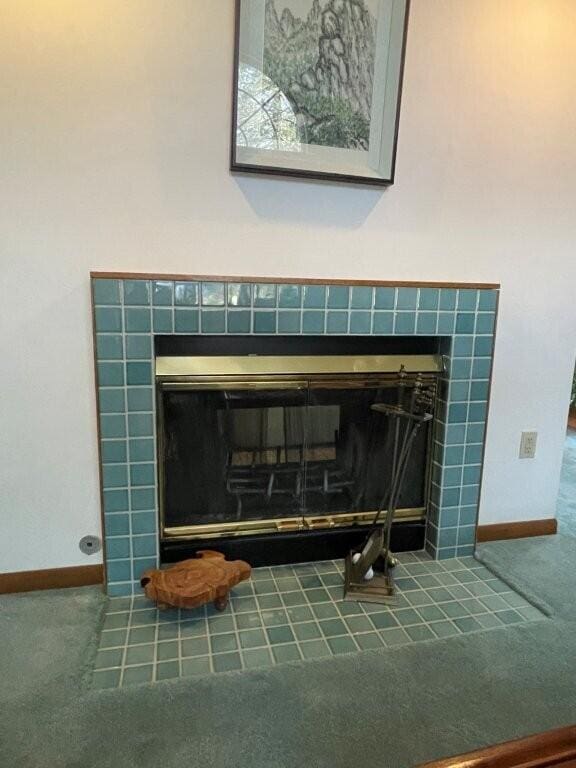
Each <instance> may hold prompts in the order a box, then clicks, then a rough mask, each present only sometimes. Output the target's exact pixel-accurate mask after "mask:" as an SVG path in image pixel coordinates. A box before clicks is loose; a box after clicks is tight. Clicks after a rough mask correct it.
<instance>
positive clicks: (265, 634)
mask: <svg viewBox="0 0 576 768" xmlns="http://www.w3.org/2000/svg"><path fill="white" fill-rule="evenodd" d="M399 560H400V564H399V566H398V567H397V569H396V573H395V582H396V587H397V594H396V596H395V601H394V604H391V605H381V604H377V603H362V602H357V601H354V600H344V599H343V563H342V561H325V562H318V563H304V564H302V565H295V566H291V565H287V566H277V567H270V568H256V569H254V570H253V578H252V579H251V580H250V581H248V582H243V583H242V584H240V585H238V586H237V587H235V588H234V590H233V593H232V596H231V600H230V604H229V607H228V609H227V610H226V611H224V612H219V611H217V610H216V609H215V607H214V606H213V605H208V606H201V607H200V608H196V609H194V610H192V611H186V610H177V609H174V610H166V611H158V610H157V609H156V608H155V607H154V606H153V604H152V603H151V602H150V601H149V600H147V598H146V597H145V596H143V595H138V596H135V597H134V598H114V599H111V600H110V601H109V603H108V607H107V609H106V615H105V618H104V625H103V626H104V629H103V631H102V632H101V637H100V646H99V650H98V653H97V655H96V659H95V661H94V673H93V683H92V684H93V687H94V688H95V689H96V688H100V689H102V688H115V687H119V686H122V685H133V684H137V683H151V682H153V681H160V680H169V679H174V678H176V677H180V676H182V677H191V676H195V675H210V674H214V673H220V672H227V671H232V670H242V669H244V670H249V669H262V668H265V667H268V666H271V665H273V664H282V663H285V662H286V663H287V662H294V661H301V660H308V659H315V658H320V657H330V656H333V655H335V654H340V653H360V652H363V651H368V650H374V649H381V650H382V651H383V652H384V651H385V649H386V648H393V647H395V646H399V645H406V644H408V643H415V642H422V641H426V640H431V641H434V640H435V639H437V638H449V637H452V636H457V635H462V634H465V633H468V632H476V631H488V630H492V629H503V628H504V627H506V626H508V625H513V624H516V623H523V622H527V621H537V620H540V621H542V620H545V618H546V617H545V615H544V614H543V613H541V612H540V611H539V610H538V609H537V608H535V607H534V606H532V605H531V604H530V603H528V602H527V601H526V600H525V599H524V598H523V597H522V596H520V595H518V594H517V593H516V592H514V591H513V590H511V589H510V587H509V586H508V585H507V584H505V583H504V582H502V581H500V580H499V579H498V578H496V577H495V576H494V574H492V573H490V571H488V570H487V569H486V568H484V566H482V564H480V563H478V561H476V560H475V559H474V558H459V559H453V560H444V561H434V560H432V559H431V558H430V557H429V556H428V555H427V554H426V553H422V552H409V553H401V554H400V555H399Z"/></svg>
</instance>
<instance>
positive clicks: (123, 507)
mask: <svg viewBox="0 0 576 768" xmlns="http://www.w3.org/2000/svg"><path fill="white" fill-rule="evenodd" d="M128 503H129V502H128V491H104V512H126V511H128Z"/></svg>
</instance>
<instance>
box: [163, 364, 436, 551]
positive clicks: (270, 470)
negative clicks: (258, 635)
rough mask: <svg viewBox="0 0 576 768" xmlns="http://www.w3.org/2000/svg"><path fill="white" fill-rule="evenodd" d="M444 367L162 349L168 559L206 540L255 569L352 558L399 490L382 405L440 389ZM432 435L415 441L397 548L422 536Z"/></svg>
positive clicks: (429, 431)
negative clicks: (411, 392)
mask: <svg viewBox="0 0 576 768" xmlns="http://www.w3.org/2000/svg"><path fill="white" fill-rule="evenodd" d="M441 369H442V361H441V358H440V357H439V356H438V355H436V354H414V355H399V354H386V355H377V354H366V355H350V354H341V355H323V354H318V355H308V354H307V355H269V354H247V355H235V356H234V355H209V356H205V355H180V356H172V355H158V356H157V358H156V389H157V417H158V436H157V450H158V457H157V458H158V469H159V502H160V504H159V510H160V540H161V550H162V556H163V560H164V561H172V560H178V559H180V558H181V557H183V556H185V555H189V554H193V553H194V552H196V551H198V550H199V549H202V548H205V547H206V546H212V547H213V546H217V547H218V549H219V550H221V551H224V552H225V553H227V554H229V555H230V556H235V557H238V556H240V557H245V558H246V559H249V560H250V562H251V563H252V564H255V565H258V564H269V563H278V562H296V561H299V560H307V559H310V557H311V555H312V556H313V557H318V556H322V554H324V555H325V556H341V555H343V554H344V553H345V552H346V551H347V549H349V548H350V546H353V545H354V543H355V542H357V541H358V540H360V539H361V538H362V537H363V535H365V531H366V527H367V526H368V525H369V524H370V522H371V521H372V519H373V518H374V515H375V513H376V511H377V510H378V509H379V507H380V505H381V502H382V499H383V498H384V497H385V494H386V490H387V488H388V486H389V480H390V474H391V464H390V457H391V454H392V442H393V439H394V436H393V434H391V431H390V428H389V421H388V420H387V419H386V417H385V416H383V415H382V414H381V413H379V412H378V411H377V410H374V409H373V408H372V406H373V405H375V404H377V403H386V404H389V405H394V404H395V403H396V402H397V401H398V400H399V396H400V389H404V390H405V389H406V388H410V387H414V386H415V385H416V384H417V382H420V383H421V384H423V385H426V386H432V388H433V390H434V391H435V388H436V382H437V379H438V376H439V373H440V372H441ZM433 430H434V425H433V423H431V424H427V425H426V426H425V428H423V429H422V430H421V432H420V434H419V435H418V438H417V441H416V444H415V446H414V451H413V458H412V459H411V462H410V465H409V467H408V474H407V477H406V482H405V490H404V493H403V497H402V498H401V499H400V504H399V510H398V513H397V520H398V522H397V523H395V527H394V530H395V538H396V541H395V546H396V548H397V549H398V548H400V549H402V548H405V547H406V548H408V547H409V548H411V549H412V548H416V549H417V548H419V547H421V546H422V544H423V537H424V525H425V520H426V513H427V508H428V494H429V483H430V463H431V462H430V456H431V442H432V438H433ZM215 540H217V543H216V541H215ZM401 540H404V541H405V546H403V545H402V541H401Z"/></svg>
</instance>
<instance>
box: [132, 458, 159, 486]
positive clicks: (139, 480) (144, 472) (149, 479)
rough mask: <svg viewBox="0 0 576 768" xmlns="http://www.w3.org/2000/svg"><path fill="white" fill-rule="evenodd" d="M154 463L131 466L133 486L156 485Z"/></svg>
mask: <svg viewBox="0 0 576 768" xmlns="http://www.w3.org/2000/svg"><path fill="white" fill-rule="evenodd" d="M154 481H155V474H154V464H152V463H149V464H132V466H131V467H130V484H131V485H132V486H141V485H154Z"/></svg>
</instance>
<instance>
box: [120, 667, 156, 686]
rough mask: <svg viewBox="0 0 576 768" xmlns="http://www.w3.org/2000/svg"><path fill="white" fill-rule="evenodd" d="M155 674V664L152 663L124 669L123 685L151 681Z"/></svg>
mask: <svg viewBox="0 0 576 768" xmlns="http://www.w3.org/2000/svg"><path fill="white" fill-rule="evenodd" d="M153 675H154V666H153V665H152V664H144V665H142V666H140V667H130V668H129V669H125V670H124V676H123V678H122V685H142V684H143V683H151V682H152V678H153Z"/></svg>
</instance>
